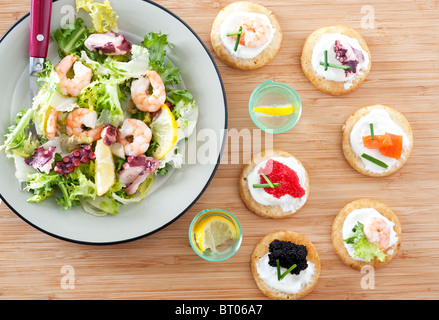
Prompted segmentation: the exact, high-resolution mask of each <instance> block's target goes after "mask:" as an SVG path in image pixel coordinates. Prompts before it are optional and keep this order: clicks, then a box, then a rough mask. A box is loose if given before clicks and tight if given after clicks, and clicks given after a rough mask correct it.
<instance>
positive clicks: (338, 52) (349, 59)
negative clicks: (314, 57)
mask: <svg viewBox="0 0 439 320" xmlns="http://www.w3.org/2000/svg"><path fill="white" fill-rule="evenodd" d="M334 51H335V57H336V59H337V60H338V61H340V62H341V64H342V65H344V66H349V67H350V68H349V69H347V70H345V75H346V76H347V75H348V73H356V72H357V65H358V64H359V63H361V62H363V61H364V56H363V53H362V52H361V50H358V49H355V48H353V47H352V46H350V45H349V44H347V43H344V42H342V41H340V40H336V41H335V47H334Z"/></svg>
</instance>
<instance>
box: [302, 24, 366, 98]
mask: <svg viewBox="0 0 439 320" xmlns="http://www.w3.org/2000/svg"><path fill="white" fill-rule="evenodd" d="M325 51H326V52H327V55H326V56H327V59H326V61H327V62H328V63H329V64H330V66H329V67H327V68H325V66H324V62H325ZM371 61H372V60H371V54H370V51H369V48H368V46H367V44H366V42H365V41H364V39H363V38H362V37H361V35H360V34H359V33H358V32H357V31H355V30H354V29H352V28H350V27H347V26H331V27H325V28H320V29H318V30H316V31H314V32H313V33H312V34H310V35H309V36H308V38H307V39H306V41H305V44H304V46H303V49H302V56H301V64H302V70H303V72H304V74H305V76H306V77H307V78H308V79H309V81H310V82H311V83H312V84H313V85H314V86H315V87H316V88H317V89H319V90H320V91H322V92H325V93H327V94H330V95H336V96H338V95H344V94H348V93H350V92H352V91H354V90H356V89H357V88H358V87H359V86H360V85H361V84H362V83H363V82H364V80H365V79H366V77H367V75H368V74H369V71H370V68H371V65H372V63H371ZM321 63H322V64H323V65H321ZM334 65H335V66H338V67H333V66H334ZM342 68H346V69H342ZM325 69H326V70H325Z"/></svg>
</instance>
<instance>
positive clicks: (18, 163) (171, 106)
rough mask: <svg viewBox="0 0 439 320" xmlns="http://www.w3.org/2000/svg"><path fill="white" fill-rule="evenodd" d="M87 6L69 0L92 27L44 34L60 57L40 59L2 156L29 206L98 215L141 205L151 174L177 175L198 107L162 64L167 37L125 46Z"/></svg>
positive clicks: (112, 22)
mask: <svg viewBox="0 0 439 320" xmlns="http://www.w3.org/2000/svg"><path fill="white" fill-rule="evenodd" d="M93 5H94V3H93V2H92V1H90V0H87V1H77V9H78V11H79V10H84V11H85V12H88V13H89V14H90V16H91V18H92V19H91V20H92V24H93V26H92V27H90V26H88V25H87V24H86V19H83V18H79V17H77V18H76V20H75V21H74V23H73V24H71V25H67V26H64V27H63V28H59V29H58V30H56V32H54V33H53V34H52V39H53V40H54V42H55V43H56V44H57V45H58V47H59V50H58V53H59V59H57V61H56V62H51V61H49V60H47V61H46V62H45V65H44V70H43V72H42V73H41V74H40V77H39V79H38V83H39V85H40V90H39V92H38V95H37V96H35V97H34V99H33V103H32V107H31V108H27V109H23V110H21V111H20V112H19V113H18V114H17V115H16V117H15V118H14V123H13V124H12V125H11V126H10V127H9V129H8V132H7V133H6V134H5V137H4V141H3V144H2V146H1V149H2V150H3V151H4V152H5V153H6V155H7V156H8V157H10V158H11V159H12V160H13V161H14V164H15V167H16V174H15V175H16V177H17V179H18V181H19V183H20V185H23V186H24V188H23V190H24V191H27V192H29V193H30V194H31V196H30V198H29V199H28V201H29V202H32V203H41V202H42V201H45V200H46V199H49V198H51V199H54V200H55V201H56V203H57V204H59V205H60V206H61V207H62V208H63V209H70V208H73V207H75V206H82V207H83V208H84V210H85V211H86V212H88V213H91V214H94V215H98V216H101V215H107V214H116V213H118V212H119V209H120V207H121V206H123V205H126V204H129V203H137V202H140V201H142V200H143V199H144V198H145V197H146V196H147V194H148V192H149V191H150V189H151V186H152V184H153V183H154V180H155V179H156V178H157V177H159V176H163V175H166V174H167V173H168V172H169V171H170V170H171V169H174V168H175V169H179V168H181V166H182V164H183V149H184V144H185V143H186V142H185V141H186V140H187V139H188V137H189V136H190V135H191V134H192V132H193V130H194V128H195V125H196V122H197V118H198V107H197V105H196V103H195V100H194V97H193V96H192V94H191V93H190V92H189V91H188V90H186V89H184V88H182V85H181V76H180V71H179V69H178V68H176V67H175V66H173V65H172V64H171V63H170V61H169V59H168V58H167V49H169V48H172V44H171V43H169V42H168V36H167V35H166V34H161V33H154V32H150V33H149V34H147V35H145V37H144V39H143V41H141V42H140V43H138V44H135V43H132V42H130V41H128V40H127V39H126V38H125V37H124V35H123V34H118V33H119V30H118V29H117V16H115V13H114V11H113V10H112V8H111V6H110V4H109V2H108V1H106V2H104V5H102V4H99V6H97V7H96V8H94V7H93ZM115 17H116V18H115ZM46 201H50V200H46Z"/></svg>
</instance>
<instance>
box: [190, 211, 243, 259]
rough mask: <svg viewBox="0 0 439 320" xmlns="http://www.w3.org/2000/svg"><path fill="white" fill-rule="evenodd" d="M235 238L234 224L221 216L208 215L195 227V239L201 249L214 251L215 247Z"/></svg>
mask: <svg viewBox="0 0 439 320" xmlns="http://www.w3.org/2000/svg"><path fill="white" fill-rule="evenodd" d="M235 238H236V229H235V226H234V225H233V223H232V222H231V221H229V220H228V219H226V218H224V217H222V216H211V217H208V218H206V219H204V220H203V221H202V222H201V223H200V224H199V225H198V226H197V227H196V228H195V240H196V242H197V244H198V246H199V248H200V249H201V250H202V251H206V250H208V249H209V250H210V251H212V252H216V251H217V247H219V246H221V245H222V244H224V243H225V242H226V241H228V240H233V239H235Z"/></svg>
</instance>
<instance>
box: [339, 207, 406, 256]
mask: <svg viewBox="0 0 439 320" xmlns="http://www.w3.org/2000/svg"><path fill="white" fill-rule="evenodd" d="M372 218H381V219H383V220H384V221H385V222H386V223H387V225H388V226H389V227H390V241H389V244H388V246H387V248H390V247H391V246H393V245H395V244H396V243H398V236H397V234H396V232H395V230H393V227H394V226H395V223H393V222H392V221H390V220H389V219H387V218H386V217H384V216H383V215H382V214H381V213H379V212H378V211H376V210H375V209H374V208H361V209H355V210H353V211H352V212H351V213H349V215H348V216H347V217H346V220H345V221H344V223H343V228H342V234H343V240H345V239H347V238H349V237H352V236H353V235H354V232H353V231H352V229H353V228H354V227H355V225H356V224H357V222H360V223H362V224H363V225H367V224H368V222H369V220H370V219H372ZM343 243H344V245H345V247H346V250H347V251H348V253H349V255H350V256H351V257H354V255H355V251H354V248H353V245H352V244H349V243H346V242H345V241H343ZM387 248H385V249H383V251H385V250H386V249H387ZM391 251H393V250H388V251H387V254H392V253H393V252H391ZM353 259H354V260H358V261H365V260H364V259H362V258H353Z"/></svg>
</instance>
